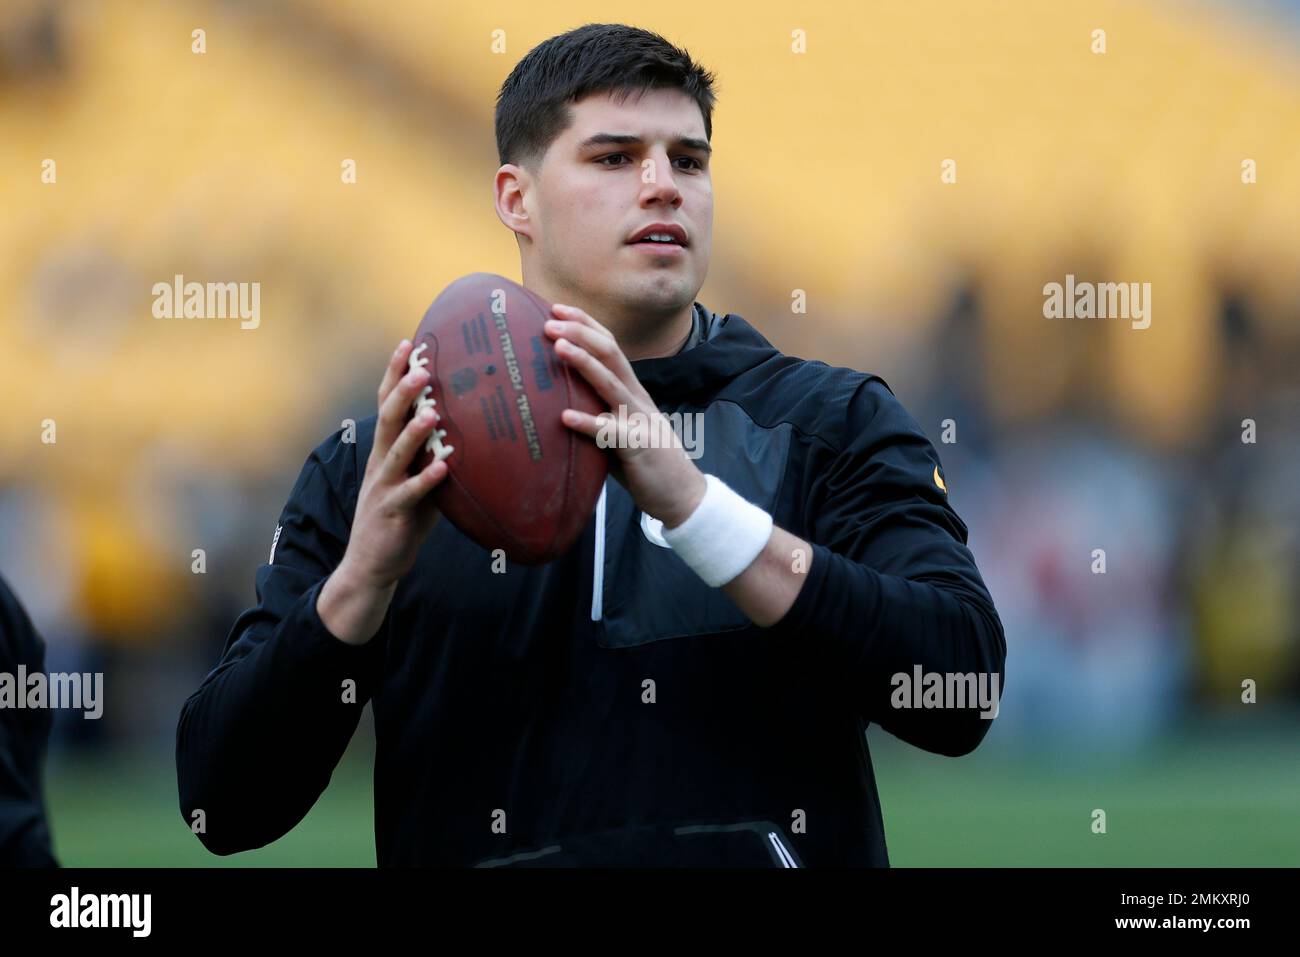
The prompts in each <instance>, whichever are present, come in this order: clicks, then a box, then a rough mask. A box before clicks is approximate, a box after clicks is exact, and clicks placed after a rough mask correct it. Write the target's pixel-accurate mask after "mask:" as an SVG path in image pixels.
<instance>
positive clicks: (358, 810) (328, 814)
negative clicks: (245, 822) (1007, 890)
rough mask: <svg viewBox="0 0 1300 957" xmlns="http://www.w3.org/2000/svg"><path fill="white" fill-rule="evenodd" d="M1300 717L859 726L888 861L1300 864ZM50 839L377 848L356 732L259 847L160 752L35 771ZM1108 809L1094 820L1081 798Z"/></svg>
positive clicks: (319, 856) (117, 860) (91, 848)
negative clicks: (1046, 736) (1075, 739)
mask: <svg viewBox="0 0 1300 957" xmlns="http://www.w3.org/2000/svg"><path fill="white" fill-rule="evenodd" d="M1295 732H1296V726H1295V725H1294V724H1290V725H1282V726H1279V727H1277V728H1275V729H1274V730H1273V731H1272V732H1270V733H1267V734H1261V733H1260V732H1259V730H1258V728H1255V729H1252V730H1250V731H1249V732H1247V731H1246V730H1245V729H1243V730H1239V731H1236V732H1229V731H1222V730H1220V731H1201V732H1199V733H1195V734H1189V735H1186V736H1183V737H1180V738H1178V739H1174V740H1170V741H1168V742H1167V743H1165V744H1164V745H1162V746H1160V747H1158V748H1155V749H1152V750H1150V751H1147V752H1144V753H1142V754H1139V755H1134V756H1130V757H1128V758H1126V759H1124V760H1122V761H1121V760H1117V759H1115V758H1106V757H1104V756H1101V757H1097V756H1093V757H1087V758H1083V757H1080V756H1079V755H1078V754H1077V753H1076V751H1075V750H1073V749H1063V750H1062V751H1061V752H1060V753H1058V754H1056V755H1053V756H1043V757H1040V758H1037V759H1034V760H1026V759H1023V758H1013V757H1010V756H1007V755H1006V754H1004V753H1000V752H999V751H998V749H997V748H991V747H990V748H981V749H980V750H979V751H977V752H976V753H975V754H972V755H969V756H967V757H964V758H957V759H952V758H942V757H935V756H932V755H927V754H925V753H923V752H920V751H917V750H915V749H913V748H909V747H906V746H903V745H900V744H898V743H897V742H895V741H894V740H893V739H891V738H889V736H888V735H886V734H885V733H883V732H882V731H880V730H879V729H878V728H873V729H872V730H871V732H870V741H871V748H872V754H873V757H874V759H875V767H876V778H877V783H878V785H879V788H880V797H881V802H882V805H883V808H884V815H885V833H886V840H887V842H888V845H889V854H890V860H891V862H892V863H893V864H894V865H895V866H933V865H942V866H972V865H973V866H1016V865H1023V866H1089V867H1090V866H1120V867H1130V866H1172V867H1194V866H1209V867H1218V866H1297V865H1300V746H1297V735H1296V733H1295ZM46 787H47V800H48V804H49V811H50V818H51V826H52V828H53V831H54V842H55V851H56V853H57V855H58V857H59V860H60V862H61V863H63V864H65V865H68V866H86V867H100V866H182V867H185V866H199V867H211V866H231V865H236V866H317V865H323V866H357V867H371V866H373V865H374V862H375V849H374V835H373V830H372V808H371V792H370V756H369V753H368V748H367V746H366V744H365V743H364V742H363V737H362V734H361V733H359V734H358V736H357V740H355V741H354V742H353V746H352V748H351V749H350V750H349V752H348V754H347V755H346V756H345V757H344V759H343V762H342V763H341V764H340V766H339V769H338V770H337V772H336V773H335V775H334V780H333V781H332V783H331V784H330V786H329V788H328V789H327V790H326V792H325V794H324V795H322V797H321V799H320V801H319V802H318V803H317V805H316V807H315V808H313V809H312V811H311V813H310V814H309V815H308V816H307V818H306V819H305V820H304V821H303V822H302V823H301V824H300V825H299V826H298V827H297V828H296V829H294V830H293V831H292V832H291V833H290V834H288V835H287V836H285V837H284V838H282V839H281V840H279V841H277V842H276V843H274V844H273V845H271V846H270V847H267V848H264V849H262V850H258V851H252V852H249V853H246V854H238V855H235V856H233V857H225V858H220V857H214V856H213V855H211V854H209V853H208V852H207V851H205V850H204V849H203V847H202V846H201V845H200V844H199V842H198V840H197V839H196V838H195V837H193V836H192V835H191V834H190V833H189V831H188V829H187V828H186V826H185V824H184V822H183V821H182V820H181V816H180V812H179V810H178V808H177V799H176V776H175V770H174V768H173V766H172V765H171V763H170V754H169V753H168V754H158V755H155V756H149V755H138V754H137V755H133V756H130V757H128V756H121V755H120V756H117V757H113V758H111V759H110V758H102V759H97V760H95V761H94V762H80V763H78V764H76V765H74V764H72V763H70V762H69V761H68V759H66V758H60V757H59V756H58V755H56V756H55V757H54V758H53V759H52V760H51V764H50V768H49V770H48V772H47V775H46ZM1094 808H1102V809H1104V810H1105V811H1106V815H1107V822H1106V823H1107V833H1106V834H1104V835H1098V834H1093V833H1092V830H1091V821H1092V817H1091V815H1092V811H1093V809H1094Z"/></svg>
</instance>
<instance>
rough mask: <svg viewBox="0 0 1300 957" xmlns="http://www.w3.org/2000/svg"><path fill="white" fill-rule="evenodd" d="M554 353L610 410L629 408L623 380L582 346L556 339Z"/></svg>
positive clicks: (627, 392)
mask: <svg viewBox="0 0 1300 957" xmlns="http://www.w3.org/2000/svg"><path fill="white" fill-rule="evenodd" d="M555 351H556V353H557V354H558V355H559V356H560V358H561V359H563V360H564V361H565V362H567V363H569V364H570V365H571V366H573V367H574V368H575V369H577V370H578V372H579V373H580V374H581V375H582V377H583V378H584V379H586V380H587V382H589V383H590V384H591V387H592V388H593V389H595V390H596V394H597V395H599V396H600V397H601V398H602V399H604V400H605V402H606V403H607V404H608V405H609V406H610V407H611V408H618V407H619V406H620V405H626V406H631V405H632V404H633V403H632V402H631V401H630V399H631V393H630V392H629V391H628V388H627V386H626V385H624V383H623V380H622V379H620V378H619V377H618V376H616V375H615V374H614V373H613V372H612V371H611V370H610V368H609V367H608V366H606V365H605V364H604V363H603V362H601V361H600V360H599V359H597V358H596V357H595V356H593V355H592V354H591V353H590V352H588V351H587V350H586V349H584V348H582V346H578V345H574V344H573V343H572V342H570V341H569V340H568V339H557V340H556V341H555Z"/></svg>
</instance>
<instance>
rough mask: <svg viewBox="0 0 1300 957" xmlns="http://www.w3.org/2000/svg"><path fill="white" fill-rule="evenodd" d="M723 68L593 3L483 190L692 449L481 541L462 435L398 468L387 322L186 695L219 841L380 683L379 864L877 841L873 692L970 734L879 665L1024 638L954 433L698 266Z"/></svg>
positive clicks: (928, 728)
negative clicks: (581, 516) (687, 419)
mask: <svg viewBox="0 0 1300 957" xmlns="http://www.w3.org/2000/svg"><path fill="white" fill-rule="evenodd" d="M711 83H712V77H711V76H710V75H709V74H708V73H707V72H705V71H703V70H702V69H701V68H699V67H698V66H697V65H695V64H694V63H692V62H691V60H690V58H689V56H688V55H687V54H686V53H685V52H683V51H680V50H678V49H675V48H674V47H672V46H671V45H669V44H668V43H667V42H666V41H665V40H664V39H663V38H661V37H659V36H656V35H654V34H650V33H646V32H644V31H642V30H637V29H633V28H630V27H626V26H619V25H604V24H589V25H587V26H584V27H582V28H580V29H577V30H574V31H572V32H571V33H567V34H564V35H562V36H558V37H554V38H552V39H550V40H548V41H546V42H545V43H543V44H541V45H540V46H538V47H537V48H535V49H534V50H532V51H531V52H530V53H529V54H528V55H527V56H526V57H525V58H524V59H523V60H522V61H521V62H520V63H519V64H518V66H517V67H516V68H515V70H514V72H513V73H512V74H511V75H510V77H509V78H508V79H507V80H506V82H505V84H504V86H503V88H502V90H501V95H500V98H499V101H498V104H497V116H496V130H497V143H498V150H499V153H500V158H501V162H502V165H501V167H500V169H499V170H498V171H497V174H496V180H495V186H496V211H497V215H498V216H499V217H500V219H501V220H502V222H503V223H504V224H505V225H506V226H507V227H508V228H510V229H511V230H512V231H513V232H514V233H515V234H516V237H517V238H518V241H519V249H520V259H521V265H522V271H523V284H524V285H525V286H527V287H528V288H530V289H532V290H534V291H536V292H537V293H538V294H540V295H541V296H543V297H544V298H546V299H547V300H548V301H551V302H556V303H565V304H568V307H567V308H566V307H560V306H557V307H556V309H555V320H554V322H553V323H552V324H551V327H550V328H548V332H549V334H550V335H552V336H553V337H555V339H556V348H557V351H558V353H559V355H560V357H561V358H562V359H563V360H564V361H567V362H570V363H572V364H573V365H574V367H575V368H577V369H578V370H579V371H580V372H581V374H582V375H584V376H585V377H586V378H587V379H588V381H590V382H591V383H592V385H593V386H594V387H595V388H596V390H597V391H598V392H599V393H600V394H601V395H602V396H603V398H604V399H605V401H606V402H607V403H608V404H609V405H610V407H611V409H614V410H619V409H620V407H623V408H624V409H625V411H626V413H627V417H626V418H625V419H624V421H629V420H633V421H634V419H633V417H632V413H645V414H647V415H653V416H659V415H661V414H663V413H665V412H667V413H672V412H681V413H684V414H696V413H698V414H700V415H701V416H702V419H701V420H700V422H701V426H700V429H699V438H700V439H701V442H700V453H701V454H700V455H699V458H698V460H697V461H695V460H692V459H691V458H689V457H688V456H687V454H686V452H685V450H684V449H683V448H682V447H681V445H680V444H678V445H675V446H672V445H669V446H661V447H657V448H632V447H628V446H629V445H630V443H626V442H624V443H620V447H618V448H617V449H613V450H611V451H610V453H609V454H610V455H611V471H612V472H613V477H612V478H611V479H609V480H608V481H607V482H606V485H605V489H604V491H603V493H602V495H601V498H600V502H599V504H598V505H597V507H596V511H595V514H594V515H593V516H592V520H591V522H590V524H589V525H588V527H587V529H586V530H585V532H584V533H583V536H582V537H581V538H580V539H579V541H578V543H577V544H576V545H575V546H574V548H573V549H572V550H571V551H570V552H569V553H568V554H567V555H565V556H563V557H562V558H560V559H558V560H556V561H554V562H551V563H550V564H547V565H544V566H539V567H517V566H513V565H512V566H509V567H507V568H505V569H504V570H502V569H501V568H500V567H499V566H498V567H496V568H494V563H493V560H492V556H491V553H490V552H489V551H488V550H485V549H483V548H481V547H479V546H478V545H475V544H474V543H472V542H470V541H469V540H468V539H466V538H465V537H464V536H463V535H461V534H460V533H459V532H458V531H457V530H456V529H455V528H454V527H453V526H452V525H451V524H450V523H449V522H445V521H438V516H437V514H436V512H435V511H434V509H433V506H432V505H431V504H430V500H429V496H428V492H429V491H430V490H431V489H432V488H433V487H435V486H436V485H437V484H438V483H439V482H440V481H441V480H442V479H443V478H444V477H445V475H446V465H445V464H444V463H435V464H433V465H431V466H430V467H429V468H428V469H427V470H425V471H423V472H422V473H420V474H418V475H417V476H415V477H410V476H408V474H407V469H408V464H409V463H410V461H411V460H412V458H413V455H414V453H415V451H416V449H417V447H418V446H420V445H421V444H423V443H424V442H425V440H426V439H427V438H428V436H429V434H430V432H431V431H432V429H433V428H434V427H435V425H436V421H435V420H434V419H433V418H432V417H429V418H427V419H426V418H415V419H412V420H411V421H410V422H409V423H407V422H406V415H407V411H408V409H409V408H410V406H411V402H412V400H413V399H414V397H415V396H416V395H417V394H418V393H419V391H420V390H421V389H422V388H423V386H424V385H425V384H426V381H427V374H426V373H424V372H423V370H417V371H414V372H408V371H407V368H408V358H409V355H410V349H411V346H410V343H409V342H405V341H404V342H403V343H402V344H401V345H399V346H398V348H397V351H396V352H394V354H393V356H392V358H391V361H390V363H389V366H388V370H387V372H386V373H385V375H384V378H383V382H382V384H381V385H380V389H379V412H378V415H377V416H375V417H371V418H370V419H368V420H366V421H365V422H363V423H360V424H359V425H358V429H357V436H356V442H355V443H345V442H343V441H342V439H341V436H340V435H337V434H336V435H334V436H332V437H331V438H329V439H327V440H326V441H325V442H324V443H322V444H321V445H320V446H319V447H318V448H317V449H316V450H315V451H314V452H313V453H312V455H311V456H310V457H309V458H308V460H307V463H306V465H305V467H304V468H303V471H302V474H301V475H300V476H299V478H298V482H297V484H296V485H295V487H294V489H293V491H292V492H291V494H290V496H289V502H288V504H287V505H286V507H285V510H284V512H283V514H282V515H281V517H280V523H279V527H278V528H277V529H276V538H275V544H274V545H273V547H272V551H271V556H270V560H269V562H268V564H266V565H263V566H262V567H261V568H260V569H259V570H258V575H257V594H258V604H257V605H256V607H254V608H252V609H250V610H249V611H247V612H246V613H245V614H244V615H242V616H241V617H240V619H239V620H238V621H237V622H236V623H235V626H234V628H233V630H232V631H231V634H230V637H229V641H228V643H227V647H226V651H225V655H224V657H223V658H222V660H221V662H220V664H219V665H218V666H217V668H216V669H215V670H214V671H213V672H212V673H211V674H209V675H208V677H207V678H206V679H205V681H204V682H203V685H202V687H200V688H199V690H198V691H197V692H196V693H195V694H194V695H193V696H192V697H191V698H190V699H189V700H188V701H187V702H186V703H185V706H184V708H183V710H182V713H181V719H180V725H179V728H178V733H177V765H178V776H179V783H180V805H181V811H182V813H183V815H184V816H185V819H186V821H187V822H193V821H195V820H199V819H200V818H199V817H198V816H197V815H196V812H197V811H199V810H202V811H203V815H202V818H201V819H202V820H203V821H204V830H203V832H202V833H200V835H199V836H200V839H201V840H202V841H203V843H204V844H205V845H206V846H207V847H208V848H209V849H210V850H212V851H213V852H215V853H218V854H228V853H231V852H234V851H240V850H245V849H247V848H253V847H259V846H261V845H263V844H266V843H268V842H270V841H273V840H275V839H276V838H278V837H280V836H281V835H282V834H284V833H285V832H286V831H288V830H289V829H290V828H292V827H293V826H294V825H295V824H296V823H297V822H298V821H299V820H301V819H302V817H303V815H305V814H306V813H307V811H308V809H310V807H311V806H312V804H313V803H314V802H315V800H316V798H317V797H318V796H319V795H320V793H321V791H322V790H324V788H325V786H326V785H327V784H328V782H329V777H330V773H331V771H332V770H333V768H334V767H335V765H336V763H337V762H338V759H339V757H340V756H341V755H342V753H343V751H344V749H345V748H346V746H347V743H348V740H349V738H350V737H351V736H352V734H353V731H354V730H355V728H356V726H357V721H358V718H359V716H360V712H361V708H362V707H363V705H364V704H365V703H366V701H370V702H372V704H373V707H374V714H375V727H376V747H377V753H376V762H375V839H376V847H377V853H378V863H379V864H381V865H411V864H430V865H488V866H503V865H511V866H524V865H536V866H548V865H562V864H580V865H626V864H640V865H670V864H729V865H758V866H784V867H790V866H801V865H805V864H807V865H846V864H851V865H885V864H887V863H888V859H887V856H886V851H885V839H884V831H883V826H882V822H881V814H880V806H879V802H878V800H877V796H876V789H875V784H874V779H873V776H872V769H871V761H870V757H869V754H868V751H867V742H866V737H865V730H866V726H867V724H868V723H870V722H873V721H874V722H876V723H878V724H880V725H881V726H882V727H884V728H885V729H886V730H888V731H890V732H892V733H894V734H896V735H898V736H899V737H901V738H903V739H904V740H906V741H909V742H911V743H913V744H915V745H917V746H919V747H922V748H925V749H927V750H930V751H935V752H939V753H943V754H951V755H960V754H965V753H966V752H969V751H970V750H972V749H973V748H974V747H975V746H976V745H977V744H978V743H979V742H980V740H981V739H982V738H983V736H984V734H985V732H986V731H987V730H988V727H989V722H988V720H987V719H986V717H982V716H981V714H980V710H979V708H978V706H976V705H975V704H974V702H971V703H970V706H968V707H965V708H930V709H925V708H922V709H913V708H901V707H894V706H893V705H894V703H895V702H894V701H893V700H891V699H896V698H897V696H896V695H895V694H894V693H895V691H896V688H897V685H896V683H895V681H894V680H892V679H893V676H895V675H900V674H902V675H906V676H907V677H908V678H909V679H910V678H911V677H912V676H913V674H914V668H916V667H919V668H920V669H921V670H922V671H923V672H925V673H938V674H953V673H960V674H965V675H982V676H985V677H991V676H996V677H997V679H998V680H999V681H1000V679H1001V672H1002V667H1003V660H1004V657H1005V643H1004V639H1003V634H1002V627H1001V624H1000V622H999V620H998V617H997V614H996V612H995V610H994V608H993V603H992V601H991V599H990V597H989V595H988V592H987V591H986V590H985V588H984V585H983V583H982V581H981V579H980V576H979V573H978V571H977V569H976V567H975V562H974V560H973V558H972V556H971V553H970V551H969V550H968V549H967V548H966V545H965V542H966V535H967V532H966V527H965V526H964V525H963V523H962V522H961V520H960V519H959V518H958V517H957V515H956V514H955V513H954V512H953V510H952V509H951V507H950V506H949V505H948V502H947V498H946V492H945V491H944V487H943V480H942V478H941V472H940V464H939V460H938V458H937V456H936V455H935V452H934V449H933V448H932V446H931V445H930V443H929V442H928V441H927V440H926V438H925V436H924V434H923V433H922V431H921V430H920V429H919V428H918V427H917V425H916V423H915V422H914V421H913V420H912V419H911V418H910V417H909V416H908V414H907V413H906V412H905V411H904V410H903V408H902V407H901V406H900V405H899V403H898V402H897V400H896V399H895V398H894V396H893V395H892V394H891V392H890V391H889V389H888V387H887V386H886V385H885V384H884V382H882V381H881V380H880V379H879V378H876V377H875V376H870V375H865V374H862V373H859V372H855V371H853V370H851V369H842V368H834V367H830V366H827V365H825V364H823V363H820V362H809V361H804V360H800V359H796V358H792V357H788V356H784V355H782V354H780V353H779V352H777V351H776V350H775V349H774V348H773V347H772V346H771V345H770V344H769V343H768V342H767V341H766V340H765V339H764V338H763V337H762V336H761V335H760V334H759V333H758V332H757V331H756V330H755V329H754V328H753V327H752V326H750V325H749V324H748V323H746V322H745V321H744V320H743V319H742V318H740V317H739V316H735V315H725V316H718V315H717V314H715V313H713V312H712V311H711V310H709V309H707V308H705V307H704V306H703V305H702V304H700V303H698V302H695V301H694V297H695V295H696V293H697V292H698V291H699V289H700V287H701V286H702V284H703V282H704V277H705V273H706V271H707V269H708V263H709V253H710V243H711V230H712V221H713V193H712V184H711V180H710V173H709V153H710V146H709V141H710V139H711V135H712V124H711V115H712V107H713V102H714V97H713V93H712V89H711ZM660 234H662V235H663V236H667V237H668V238H669V239H671V240H672V241H671V242H669V243H662V242H660V243H659V244H653V243H654V241H653V240H652V241H651V242H640V240H642V239H643V238H645V237H646V236H647V235H660ZM566 421H567V422H568V424H569V425H570V426H571V427H573V428H575V429H577V430H578V431H581V432H583V433H585V434H587V435H592V436H594V435H595V434H596V430H597V429H598V428H599V427H600V425H601V423H600V421H599V420H596V419H592V418H589V417H582V416H579V417H577V418H574V419H572V420H570V419H569V418H568V417H567V416H566ZM452 454H453V455H455V454H456V453H455V452H453V453H452ZM352 688H354V689H355V693H349V689H352Z"/></svg>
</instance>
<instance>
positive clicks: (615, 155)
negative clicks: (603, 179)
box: [596, 153, 627, 166]
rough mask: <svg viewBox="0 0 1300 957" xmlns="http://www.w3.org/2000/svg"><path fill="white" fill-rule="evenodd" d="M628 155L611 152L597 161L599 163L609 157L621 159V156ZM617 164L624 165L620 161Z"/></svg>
mask: <svg viewBox="0 0 1300 957" xmlns="http://www.w3.org/2000/svg"><path fill="white" fill-rule="evenodd" d="M626 156H627V154H626V153H610V154H609V155H608V156H602V157H601V158H600V159H598V160H596V162H597V163H604V162H605V160H608V159H619V158H620V157H626ZM617 165H619V166H622V165H623V164H622V163H619V164H617Z"/></svg>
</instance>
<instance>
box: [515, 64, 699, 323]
mask: <svg viewBox="0 0 1300 957" xmlns="http://www.w3.org/2000/svg"><path fill="white" fill-rule="evenodd" d="M570 110H571V113H572V122H571V123H570V125H569V127H568V129H566V130H565V131H564V132H563V133H562V134H561V135H560V136H559V137H558V138H557V139H556V140H555V141H554V142H553V143H552V144H551V146H550V149H549V150H548V151H547V153H546V156H545V157H544V159H543V161H542V164H541V168H540V169H537V170H529V171H527V172H521V173H520V191H521V192H522V197H520V198H519V199H518V200H517V204H521V205H522V207H523V209H522V213H524V214H526V215H517V216H516V218H514V219H513V220H512V225H513V228H515V229H516V231H517V232H519V233H520V235H521V255H522V257H523V264H524V281H525V284H526V285H529V286H530V287H532V288H535V289H537V290H538V291H539V292H540V293H541V294H543V295H546V296H550V297H554V299H555V301H559V302H569V303H572V304H575V305H580V306H583V308H586V309H587V311H588V312H591V313H592V315H594V316H596V318H597V319H600V320H601V321H605V317H608V318H609V319H610V320H612V321H613V322H614V323H615V324H618V325H622V326H624V327H625V328H629V324H631V323H634V322H636V321H637V320H644V319H646V318H651V317H659V318H671V317H675V316H678V315H680V314H681V313H682V312H683V311H684V310H686V311H689V307H690V305H691V303H692V302H693V301H694V299H695V295H696V293H698V292H699V290H700V287H701V286H703V285H704V277H705V274H706V273H707V272H708V268H709V254H710V250H711V248H712V241H713V182H712V178H711V173H710V170H709V152H708V144H707V142H706V141H705V138H704V119H703V117H702V116H701V115H700V109H699V107H698V106H697V105H696V103H695V101H694V100H692V99H691V98H690V97H688V96H687V95H686V94H684V93H682V92H680V91H677V90H650V91H647V92H645V93H641V94H636V93H634V94H631V95H630V96H628V97H627V98H626V99H625V100H624V101H623V102H622V103H621V104H620V103H617V102H615V101H614V100H613V99H612V98H611V96H610V95H609V94H593V95H591V96H588V97H586V98H584V99H582V100H580V101H578V102H577V103H574V104H571V106H570ZM498 182H500V176H498ZM515 212H516V214H519V213H520V210H519V209H518V208H517V207H516V210H515ZM654 223H665V224H669V225H675V226H678V227H680V228H681V229H682V230H684V232H685V238H686V245H684V246H682V245H676V244H669V245H654V244H652V243H635V244H634V243H629V240H630V239H631V238H632V237H633V236H634V235H636V234H637V233H638V232H639V231H640V230H642V229H643V228H645V227H646V226H649V225H651V224H654ZM602 314H603V315H602Z"/></svg>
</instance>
